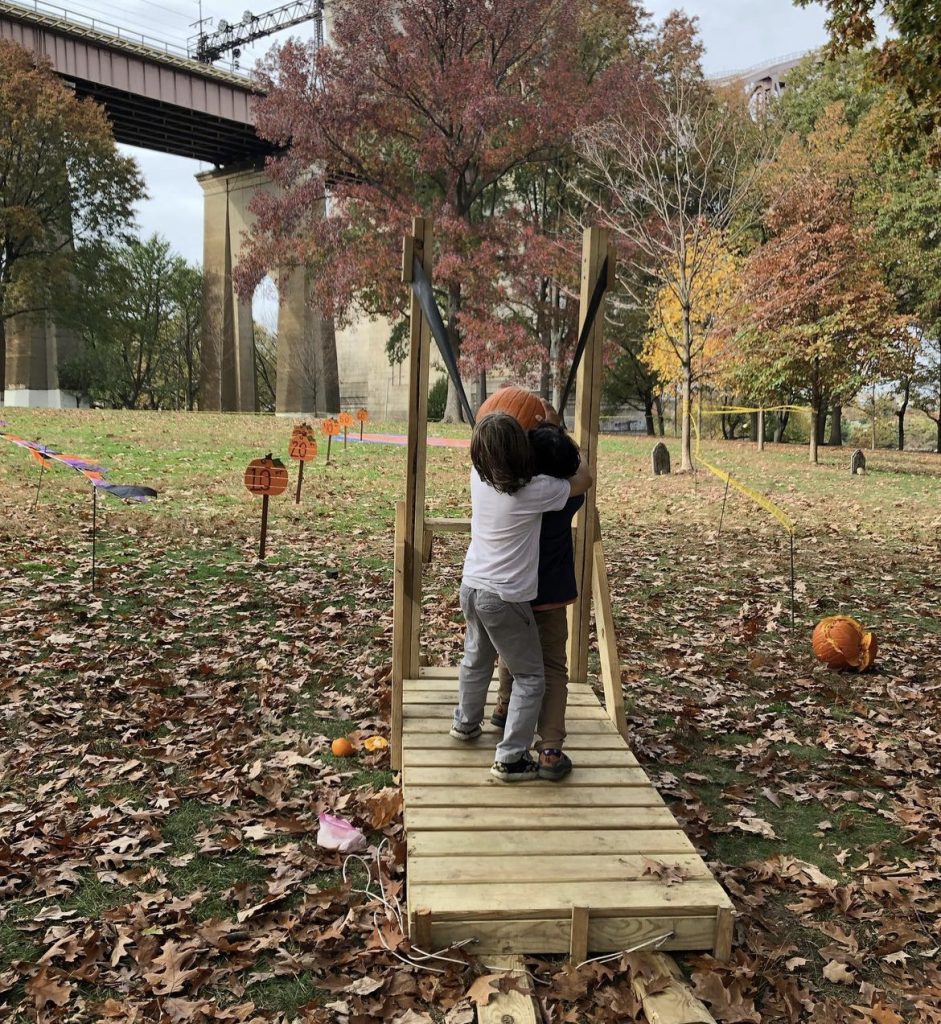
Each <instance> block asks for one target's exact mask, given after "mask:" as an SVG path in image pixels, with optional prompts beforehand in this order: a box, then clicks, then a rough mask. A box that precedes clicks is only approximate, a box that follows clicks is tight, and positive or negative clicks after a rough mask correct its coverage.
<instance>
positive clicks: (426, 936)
mask: <svg viewBox="0 0 941 1024" xmlns="http://www.w3.org/2000/svg"><path fill="white" fill-rule="evenodd" d="M431 923H432V917H431V910H429V908H428V907H418V908H417V909H416V910H415V911H414V913H413V914H412V927H411V931H410V938H411V942H412V945H413V946H417V947H418V948H419V949H420V950H421V951H422V952H423V953H432V952H434V950H433V949H432V948H431Z"/></svg>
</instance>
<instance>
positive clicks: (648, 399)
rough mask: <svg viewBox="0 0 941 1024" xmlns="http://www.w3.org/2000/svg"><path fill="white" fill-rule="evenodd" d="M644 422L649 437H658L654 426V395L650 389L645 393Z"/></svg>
mask: <svg viewBox="0 0 941 1024" xmlns="http://www.w3.org/2000/svg"><path fill="white" fill-rule="evenodd" d="M644 423H645V425H646V427H647V435H648V437H656V435H657V432H656V430H654V426H653V395H652V394H650V392H649V391H648V392H647V393H646V394H645V395H644Z"/></svg>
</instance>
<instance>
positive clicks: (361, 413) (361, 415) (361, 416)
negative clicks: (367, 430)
mask: <svg viewBox="0 0 941 1024" xmlns="http://www.w3.org/2000/svg"><path fill="white" fill-rule="evenodd" d="M356 418H357V419H358V420H359V422H360V423H365V422H366V420H368V419H369V413H368V412H367V411H366V410H365V409H357V410H356Z"/></svg>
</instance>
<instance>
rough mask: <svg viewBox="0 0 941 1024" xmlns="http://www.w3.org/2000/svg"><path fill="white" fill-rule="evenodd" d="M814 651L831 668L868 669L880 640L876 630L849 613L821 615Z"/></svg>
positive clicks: (816, 629) (863, 670)
mask: <svg viewBox="0 0 941 1024" xmlns="http://www.w3.org/2000/svg"><path fill="white" fill-rule="evenodd" d="M812 643H813V648H814V654H816V656H817V657H818V658H819V659H820V660H821V661H822V662H823V663H824V664H825V665H828V666H829V667H830V668H835V669H843V668H855V669H858V670H859V671H860V672H865V670H866V669H867V668H869V666H870V665H871V664H872V663H873V661H874V660H875V657H876V651H877V649H878V644H877V643H876V638H875V637H874V636H873V634H872V633H867V632H866V631H865V630H864V629H863V627H862V625H861V624H860V623H859V622H857V621H856V619H854V618H852V617H851V616H849V615H831V616H829V617H827V618H825V619H821V620H820V621H819V622H818V623H817V625H816V627H815V628H814V634H813V638H812Z"/></svg>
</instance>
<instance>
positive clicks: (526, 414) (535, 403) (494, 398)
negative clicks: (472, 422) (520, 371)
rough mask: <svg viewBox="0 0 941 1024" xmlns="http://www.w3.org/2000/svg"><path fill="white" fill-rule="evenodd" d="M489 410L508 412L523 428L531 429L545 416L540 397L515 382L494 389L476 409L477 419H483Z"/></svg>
mask: <svg viewBox="0 0 941 1024" xmlns="http://www.w3.org/2000/svg"><path fill="white" fill-rule="evenodd" d="M489 412H505V413H509V415H510V416H513V417H515V418H516V419H517V420H518V421H519V425H520V426H521V427H522V428H523V430H532V429H533V427H535V426H536V425H537V424H538V423H539V422H541V421H542V420H543V419H545V417H546V410H545V407H544V406H543V404H542V399H541V398H540V397H539V396H538V395H534V394H533V393H532V391H527V390H526V388H521V387H517V385H515V384H510V385H508V386H507V387H503V388H499V389H498V390H497V391H494V393H493V394H492V395H491V396H490V397H489V398H488V399H487V400H486V401H485V402H484V403H483V404H482V405H481V407H480V408H479V409H478V410H477V419H483V417H484V416H486V415H487V413H489Z"/></svg>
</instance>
